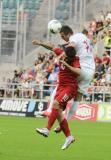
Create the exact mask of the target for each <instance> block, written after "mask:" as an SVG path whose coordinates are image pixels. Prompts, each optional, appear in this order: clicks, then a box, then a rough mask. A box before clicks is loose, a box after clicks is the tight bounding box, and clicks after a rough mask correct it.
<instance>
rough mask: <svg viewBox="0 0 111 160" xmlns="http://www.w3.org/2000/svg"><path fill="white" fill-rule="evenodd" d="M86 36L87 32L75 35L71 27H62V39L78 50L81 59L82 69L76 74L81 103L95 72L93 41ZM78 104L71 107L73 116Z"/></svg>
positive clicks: (77, 53)
mask: <svg viewBox="0 0 111 160" xmlns="http://www.w3.org/2000/svg"><path fill="white" fill-rule="evenodd" d="M84 31H85V30H84ZM86 34H87V32H83V33H76V34H74V33H73V30H72V29H71V28H70V27H69V26H62V28H61V30H60V36H61V38H62V39H63V40H65V41H66V42H68V46H72V47H74V48H75V49H76V55H77V56H78V57H79V59H80V66H81V68H76V72H78V74H79V78H78V86H79V90H78V97H77V100H79V101H80V100H81V96H82V95H83V94H85V93H86V90H87V88H88V87H89V85H90V82H91V80H92V78H93V75H94V72H95V62H94V56H93V53H92V46H91V41H90V40H89V38H88V37H87V35H86ZM64 65H67V67H68V68H69V69H71V70H72V67H71V66H69V65H68V64H66V63H65V62H64ZM73 71H75V69H74V68H73ZM78 103H79V102H78V101H76V102H74V104H73V107H71V109H72V111H71V112H70V113H71V114H73V110H74V111H75V108H77V105H78ZM68 116H69V117H67V118H68V119H69V118H70V117H71V115H70V114H69V115H68Z"/></svg>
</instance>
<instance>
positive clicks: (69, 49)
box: [65, 47, 76, 65]
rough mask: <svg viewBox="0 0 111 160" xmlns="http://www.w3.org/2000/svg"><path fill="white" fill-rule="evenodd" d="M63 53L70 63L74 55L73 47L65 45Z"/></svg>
mask: <svg viewBox="0 0 111 160" xmlns="http://www.w3.org/2000/svg"><path fill="white" fill-rule="evenodd" d="M65 53H66V55H67V58H66V62H67V63H68V64H69V65H71V64H72V62H73V60H74V57H75V55H76V50H75V48H74V47H66V48H65Z"/></svg>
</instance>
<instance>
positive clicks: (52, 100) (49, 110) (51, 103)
mask: <svg viewBox="0 0 111 160" xmlns="http://www.w3.org/2000/svg"><path fill="white" fill-rule="evenodd" d="M56 90H57V87H55V89H54V90H53V92H52V94H51V97H50V103H49V106H48V108H47V109H46V110H45V111H42V112H41V113H39V115H41V116H44V117H49V116H50V114H51V112H52V107H53V102H54V97H55V95H56Z"/></svg>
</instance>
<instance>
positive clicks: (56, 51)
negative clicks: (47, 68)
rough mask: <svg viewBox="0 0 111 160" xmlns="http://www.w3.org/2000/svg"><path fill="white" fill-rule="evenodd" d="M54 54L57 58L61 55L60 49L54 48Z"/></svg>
mask: <svg viewBox="0 0 111 160" xmlns="http://www.w3.org/2000/svg"><path fill="white" fill-rule="evenodd" d="M54 52H55V54H56V55H57V56H59V55H61V54H62V53H63V50H62V49H61V48H55V49H54Z"/></svg>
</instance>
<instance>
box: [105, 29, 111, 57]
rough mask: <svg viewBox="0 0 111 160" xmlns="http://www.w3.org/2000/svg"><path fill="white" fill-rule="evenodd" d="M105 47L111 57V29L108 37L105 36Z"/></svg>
mask: <svg viewBox="0 0 111 160" xmlns="http://www.w3.org/2000/svg"><path fill="white" fill-rule="evenodd" d="M103 40H104V47H105V49H106V50H107V51H108V54H109V55H110V49H111V29H109V30H108V33H107V35H105V36H104V39H103Z"/></svg>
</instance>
